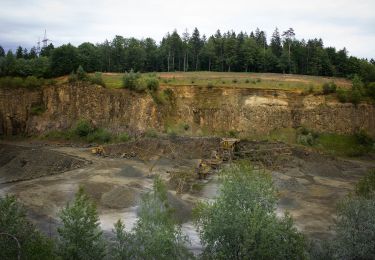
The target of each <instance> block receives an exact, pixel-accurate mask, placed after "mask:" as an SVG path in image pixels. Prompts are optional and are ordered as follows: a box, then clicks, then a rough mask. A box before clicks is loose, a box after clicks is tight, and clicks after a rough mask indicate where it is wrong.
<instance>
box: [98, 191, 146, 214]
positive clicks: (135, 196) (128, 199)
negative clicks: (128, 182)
mask: <svg viewBox="0 0 375 260" xmlns="http://www.w3.org/2000/svg"><path fill="white" fill-rule="evenodd" d="M138 200H139V192H137V191H136V190H134V189H132V188H129V187H123V186H118V187H115V188H113V189H112V190H110V191H109V192H106V193H104V194H103V196H102V200H101V205H102V206H105V207H108V208H111V209H122V208H128V207H132V206H135V205H136V204H137V202H138Z"/></svg>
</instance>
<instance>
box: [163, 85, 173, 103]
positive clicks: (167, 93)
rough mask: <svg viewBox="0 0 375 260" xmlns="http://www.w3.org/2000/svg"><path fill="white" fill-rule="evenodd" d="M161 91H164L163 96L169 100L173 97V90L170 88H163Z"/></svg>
mask: <svg viewBox="0 0 375 260" xmlns="http://www.w3.org/2000/svg"><path fill="white" fill-rule="evenodd" d="M163 93H164V95H165V97H166V98H167V99H168V100H169V101H171V100H172V99H173V97H174V93H173V90H172V89H170V88H167V89H164V90H163Z"/></svg>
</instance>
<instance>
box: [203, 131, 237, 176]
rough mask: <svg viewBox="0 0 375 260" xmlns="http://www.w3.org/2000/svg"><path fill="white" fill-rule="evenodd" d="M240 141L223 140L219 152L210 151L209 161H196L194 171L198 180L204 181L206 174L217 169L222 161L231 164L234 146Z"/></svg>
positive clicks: (233, 139) (232, 139)
mask: <svg viewBox="0 0 375 260" xmlns="http://www.w3.org/2000/svg"><path fill="white" fill-rule="evenodd" d="M239 141H240V140H239V139H235V138H223V139H222V140H221V141H220V147H219V151H212V153H211V158H210V159H201V160H199V161H198V166H197V168H196V171H197V173H198V176H199V179H205V178H206V177H207V175H208V174H210V173H211V172H212V171H214V170H216V169H218V168H219V167H220V165H221V164H222V163H223V162H224V161H229V162H231V161H232V160H233V156H234V150H235V145H236V143H238V142H239Z"/></svg>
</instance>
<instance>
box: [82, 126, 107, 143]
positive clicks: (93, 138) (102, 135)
mask: <svg viewBox="0 0 375 260" xmlns="http://www.w3.org/2000/svg"><path fill="white" fill-rule="evenodd" d="M111 138H112V135H111V133H110V132H108V131H107V130H105V129H102V128H99V129H97V130H95V131H93V132H90V133H89V134H88V135H87V137H86V139H87V141H88V142H89V143H93V142H96V143H108V142H109V141H111Z"/></svg>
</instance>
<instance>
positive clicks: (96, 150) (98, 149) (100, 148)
mask: <svg viewBox="0 0 375 260" xmlns="http://www.w3.org/2000/svg"><path fill="white" fill-rule="evenodd" d="M91 153H92V154H94V155H98V156H104V155H105V151H104V147H103V146H102V145H100V146H97V147H94V148H92V149H91Z"/></svg>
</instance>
